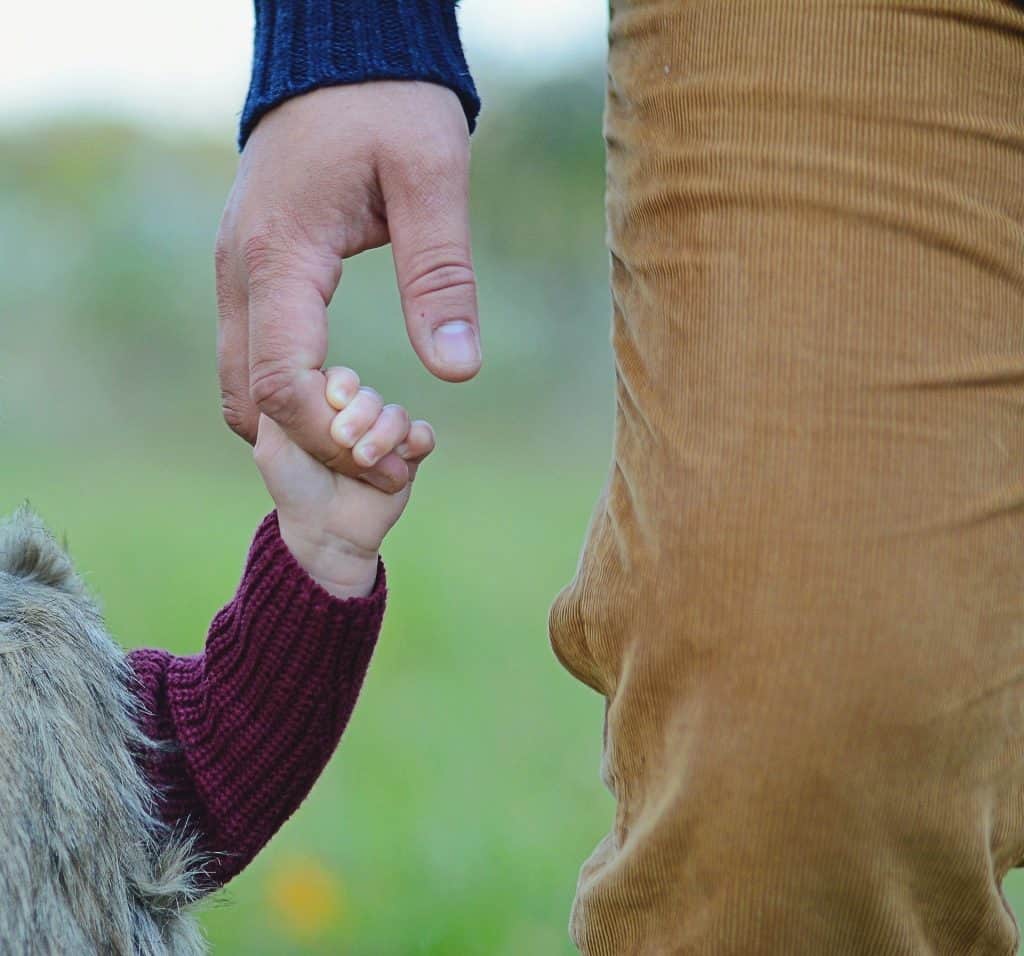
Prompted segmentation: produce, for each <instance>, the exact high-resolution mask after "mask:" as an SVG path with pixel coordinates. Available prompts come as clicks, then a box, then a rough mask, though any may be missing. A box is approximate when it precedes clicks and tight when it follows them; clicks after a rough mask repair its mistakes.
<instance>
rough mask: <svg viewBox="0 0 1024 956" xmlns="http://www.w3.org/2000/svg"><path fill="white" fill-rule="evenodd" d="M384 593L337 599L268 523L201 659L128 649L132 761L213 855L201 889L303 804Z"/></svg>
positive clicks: (372, 637) (379, 583) (168, 816)
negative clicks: (147, 740) (137, 731)
mask: <svg viewBox="0 0 1024 956" xmlns="http://www.w3.org/2000/svg"><path fill="white" fill-rule="evenodd" d="M385 595H386V587H385V579H384V567H383V565H379V566H378V570H377V580H376V583H375V584H374V588H373V592H372V593H371V594H370V596H369V597H366V598H353V599H350V600H344V601H343V600H339V599H337V598H334V597H332V596H331V595H330V594H328V593H327V592H326V591H325V590H324V589H323V588H321V587H320V585H318V584H317V583H316V582H315V581H313V579H312V578H310V577H309V575H308V574H306V572H305V571H304V570H303V569H302V568H301V567H300V566H299V564H298V562H296V560H295V558H294V557H292V554H291V552H290V551H289V550H288V548H287V547H286V545H285V544H284V542H283V541H282V540H281V535H280V532H279V530H278V525H277V515H276V513H272V514H270V515H269V516H268V517H267V518H266V519H265V520H264V521H263V523H262V524H261V525H260V527H259V529H258V530H257V531H256V536H255V538H254V539H253V543H252V547H251V549H250V551H249V558H248V561H247V562H246V567H245V573H244V575H243V577H242V582H241V584H240V585H239V587H238V591H237V593H236V594H235V597H234V599H233V600H232V601H231V603H230V604H228V605H227V606H226V607H224V608H222V609H221V610H220V611H219V612H218V614H217V616H216V617H215V618H214V620H213V623H212V624H211V625H210V632H209V635H208V637H207V639H206V650H205V652H204V653H202V654H199V655H197V656H193V657H175V656H174V655H172V654H169V653H167V652H166V651H160V650H138V651H133V652H132V653H131V654H129V662H130V663H131V665H132V668H133V670H134V672H135V674H136V676H137V678H138V684H139V686H138V688H137V690H138V694H139V697H140V699H141V703H142V705H143V708H144V714H143V717H142V718H141V721H140V722H141V725H142V729H143V731H144V732H145V733H146V734H147V735H148V736H149V737H151V738H152V739H153V740H156V741H158V742H161V743H164V744H166V746H164V747H162V748H160V749H158V750H156V751H153V752H150V753H149V754H148V755H147V756H146V757H145V758H144V765H145V771H146V773H147V775H148V777H149V779H150V781H151V783H152V784H153V785H154V787H155V789H156V791H157V793H158V795H159V797H158V800H159V803H158V806H159V812H160V815H161V817H162V818H163V819H164V820H165V821H166V822H167V823H168V824H170V825H172V826H177V827H181V826H186V827H188V828H190V829H192V830H193V831H194V832H195V833H196V834H197V835H198V839H199V848H200V849H201V850H202V851H204V852H206V853H209V854H211V857H212V862H211V864H210V865H209V866H208V868H207V874H208V877H209V880H210V884H211V885H210V886H209V887H208V888H209V889H213V888H215V887H217V886H220V885H222V884H224V883H226V882H227V881H228V880H230V879H231V878H232V877H233V876H235V875H236V874H237V873H239V872H240V871H241V870H242V869H243V868H244V867H245V866H246V865H247V864H248V863H249V862H250V861H251V860H252V858H253V857H254V856H255V855H256V854H257V853H258V852H259V850H260V849H261V848H262V847H263V845H264V844H265V843H266V842H267V841H268V840H269V839H270V838H271V837H272V836H273V835H274V833H275V832H276V831H277V830H278V828H279V827H280V826H281V824H282V823H284V821H285V820H287V819H288V817H289V816H291V814H292V813H293V812H294V811H295V809H296V808H297V807H298V806H299V804H300V803H301V802H302V801H303V799H305V797H306V795H307V794H308V793H309V790H310V788H311V787H312V786H313V784H314V782H315V781H316V779H317V777H318V776H319V775H320V772H321V771H322V770H323V768H324V766H325V765H326V763H327V761H328V759H329V758H330V756H331V754H332V753H333V752H334V749H335V747H336V746H337V744H338V740H339V739H340V737H341V734H342V731H343V730H344V729H345V724H346V723H347V722H348V718H349V715H350V714H351V713H352V708H353V706H354V705H355V702H356V698H357V696H358V695H359V690H360V687H361V686H362V683H363V677H364V676H365V674H366V669H367V667H368V666H369V663H370V657H371V655H372V653H373V648H374V645H375V644H376V641H377V634H378V632H379V630H380V622H381V618H382V616H383V613H384V602H385Z"/></svg>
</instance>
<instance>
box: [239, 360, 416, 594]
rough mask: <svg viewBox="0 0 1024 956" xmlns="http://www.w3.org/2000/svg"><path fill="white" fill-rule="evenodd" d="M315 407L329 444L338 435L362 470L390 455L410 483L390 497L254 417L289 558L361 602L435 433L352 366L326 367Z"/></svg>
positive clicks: (257, 453)
mask: <svg viewBox="0 0 1024 956" xmlns="http://www.w3.org/2000/svg"><path fill="white" fill-rule="evenodd" d="M320 402H321V403H322V404H323V405H324V407H325V408H326V409H327V415H328V421H329V427H328V434H329V436H332V438H331V440H334V438H333V436H342V438H341V440H343V442H344V443H345V444H344V446H339V447H347V448H354V460H356V461H357V462H361V465H360V467H365V466H366V465H368V464H369V462H370V460H371V458H372V459H373V460H379V459H383V458H385V457H386V456H388V455H394V456H395V457H396V458H398V460H399V461H401V462H402V465H403V467H405V468H406V470H407V472H408V474H409V481H408V482H407V483H406V484H405V486H404V487H403V488H402V489H401V490H399V491H397V492H395V493H394V494H389V493H387V492H384V491H380V490H379V489H377V488H375V487H373V486H371V485H370V484H368V483H367V482H365V481H361V480H359V479H356V478H349V477H348V476H346V475H343V474H340V473H339V472H336V471H332V470H331V469H330V468H328V467H327V466H326V465H325V464H324V463H323V462H321V461H319V460H318V459H316V458H314V457H313V456H312V455H310V454H309V453H308V452H306V451H303V449H302V448H300V447H299V446H298V445H297V444H295V443H294V442H293V441H291V439H289V437H288V435H287V434H286V433H285V431H284V430H283V429H282V428H281V427H280V426H279V425H277V424H276V423H275V422H274V421H273V420H272V419H270V418H268V417H267V416H266V415H263V416H261V417H260V420H259V425H258V438H257V440H256V447H255V449H254V451H253V454H254V457H255V459H256V465H257V467H258V468H259V470H260V474H261V475H262V476H263V481H264V483H265V484H266V486H267V490H268V491H269V492H270V495H271V497H272V498H273V499H274V504H275V506H276V507H277V520H278V526H279V527H280V529H281V538H282V539H283V540H284V543H285V544H286V545H287V546H288V550H289V551H291V552H292V554H293V555H294V556H295V559H296V560H297V561H298V562H299V564H300V565H302V567H303V569H304V570H305V571H306V572H307V573H308V574H309V575H310V576H311V577H312V578H313V579H314V580H315V581H316V582H317V583H318V584H320V586H321V587H323V588H325V589H326V590H327V591H329V592H330V593H331V594H333V595H334V596H335V597H339V598H351V597H365V596H366V595H368V594H370V592H371V591H372V590H373V585H374V581H375V580H376V578H377V557H378V551H379V549H380V544H381V542H382V541H383V540H384V535H386V534H387V533H388V531H390V530H391V528H392V527H393V526H394V524H395V522H396V521H398V519H399V517H400V516H401V514H402V511H403V510H404V509H405V506H406V504H407V503H408V501H409V494H410V492H411V490H412V479H413V478H415V477H416V470H417V468H418V467H419V465H420V463H421V462H422V461H423V459H424V458H426V457H427V455H429V454H430V453H431V452H432V451H433V450H434V431H433V429H432V428H431V427H430V425H428V424H427V423H426V422H424V421H415V422H410V420H409V415H408V413H407V412H406V410H405V409H404V408H402V406H401V405H385V404H383V401H382V400H381V397H380V395H378V394H377V392H376V391H374V390H373V389H372V388H365V387H361V386H360V383H359V376H358V375H356V373H355V372H353V371H352V369H350V368H343V367H339V368H332V369H328V370H327V372H326V391H325V393H324V394H321V396H320ZM368 449H373V454H372V455H371V457H370V458H367V457H366V455H367V450H368Z"/></svg>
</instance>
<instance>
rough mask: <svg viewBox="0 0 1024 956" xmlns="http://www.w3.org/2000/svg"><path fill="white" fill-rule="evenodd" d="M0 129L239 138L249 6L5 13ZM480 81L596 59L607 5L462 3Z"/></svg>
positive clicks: (585, 1)
mask: <svg viewBox="0 0 1024 956" xmlns="http://www.w3.org/2000/svg"><path fill="white" fill-rule="evenodd" d="M0 6H3V7H5V9H4V15H3V31H2V34H0V123H9V122H15V123H18V122H23V121H26V120H29V121H30V120H32V119H34V118H36V117H39V116H41V115H45V114H48V113H54V112H60V113H66V112H71V111H77V110H79V109H88V110H89V111H90V112H94V111H101V112H104V113H115V114H118V115H128V116H131V117H137V118H144V119H146V120H147V121H149V122H151V123H155V124H159V125H165V124H172V125H179V124H185V125H188V126H200V127H206V128H212V129H223V128H233V127H234V125H235V123H236V119H237V113H238V111H239V109H240V108H241V103H242V99H243V97H244V94H245V89H246V84H247V81H248V69H249V56H250V52H251V31H252V7H251V2H250V0H173V2H170V3H158V2H156V0H35V2H27V3H20V2H19V3H8V2H6V0H0ZM459 9H460V13H459V20H460V23H461V25H462V36H463V43H464V45H465V47H466V50H467V55H468V57H469V61H470V64H471V66H472V67H473V69H474V71H475V72H477V73H478V75H479V74H486V73H488V72H490V71H491V69H495V70H502V71H506V70H507V71H517V72H524V71H535V72H547V71H550V70H553V69H557V68H558V67H559V66H561V65H563V64H564V63H565V62H566V61H567V60H572V59H575V58H577V57H580V56H583V55H586V54H588V53H597V52H599V51H600V50H601V49H602V47H603V44H604V37H605V29H606V23H607V3H606V2H605V0H463V2H462V4H461V6H460V8H459Z"/></svg>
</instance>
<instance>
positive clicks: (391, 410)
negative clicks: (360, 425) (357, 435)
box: [352, 405, 409, 468]
mask: <svg viewBox="0 0 1024 956" xmlns="http://www.w3.org/2000/svg"><path fill="white" fill-rule="evenodd" d="M408 434H409V413H408V412H407V411H406V410H405V409H404V408H402V406H401V405H385V406H384V408H383V409H382V410H381V413H380V417H379V418H378V419H377V421H376V422H374V424H373V426H372V427H371V428H370V430H369V431H368V432H367V433H366V434H365V435H364V436H363V437H362V438H361V439H360V440H359V443H358V444H357V445H356V446H355V447H354V448H353V449H352V457H353V458H354V459H355V460H356V462H357V463H358V464H360V465H365V466H366V467H368V468H369V467H370V466H372V465H374V464H376V463H377V462H378V461H379V460H380V459H381V458H383V457H384V455H386V454H387V453H388V452H389V451H391V450H392V449H393V448H394V447H395V446H396V445H398V444H400V443H401V442H403V441H405V439H406V436H407V435H408Z"/></svg>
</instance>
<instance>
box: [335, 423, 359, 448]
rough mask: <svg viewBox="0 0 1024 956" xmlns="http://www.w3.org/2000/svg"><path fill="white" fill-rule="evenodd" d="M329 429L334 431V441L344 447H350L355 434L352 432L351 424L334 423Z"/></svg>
mask: <svg viewBox="0 0 1024 956" xmlns="http://www.w3.org/2000/svg"><path fill="white" fill-rule="evenodd" d="M331 431H332V432H333V433H334V440H335V441H336V442H338V443H339V444H342V445H344V446H345V447H346V448H351V447H352V442H353V441H354V440H355V437H356V436H355V434H353V432H352V426H351V425H335V427H334V428H333V429H331Z"/></svg>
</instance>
